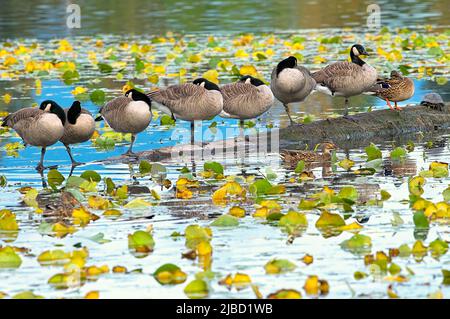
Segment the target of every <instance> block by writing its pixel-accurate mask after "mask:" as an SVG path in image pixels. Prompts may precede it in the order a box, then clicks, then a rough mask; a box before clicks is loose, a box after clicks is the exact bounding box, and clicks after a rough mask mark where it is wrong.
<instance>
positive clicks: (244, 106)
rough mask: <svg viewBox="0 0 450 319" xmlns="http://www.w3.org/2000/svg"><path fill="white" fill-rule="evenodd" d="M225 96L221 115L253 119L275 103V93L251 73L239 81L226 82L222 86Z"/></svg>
mask: <svg viewBox="0 0 450 319" xmlns="http://www.w3.org/2000/svg"><path fill="white" fill-rule="evenodd" d="M220 91H221V92H222V96H223V110H222V112H221V113H220V116H222V117H226V118H235V119H240V120H241V124H242V123H243V120H245V119H252V118H255V117H258V116H260V115H261V114H263V113H265V112H266V111H267V110H269V109H270V107H271V106H272V104H273V100H274V97H273V94H272V91H271V90H270V88H269V87H268V86H267V85H265V84H264V82H263V81H261V80H259V79H256V78H254V77H252V76H250V75H246V76H243V77H242V78H241V79H240V80H239V81H238V82H235V83H230V84H225V85H223V86H222V87H221V88H220Z"/></svg>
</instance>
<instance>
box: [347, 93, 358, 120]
mask: <svg viewBox="0 0 450 319" xmlns="http://www.w3.org/2000/svg"><path fill="white" fill-rule="evenodd" d="M348 102H349V101H348V98H345V111H344V119H346V120H349V121H352V122H356V120H355V119H354V118H353V117H351V116H350V115H348Z"/></svg>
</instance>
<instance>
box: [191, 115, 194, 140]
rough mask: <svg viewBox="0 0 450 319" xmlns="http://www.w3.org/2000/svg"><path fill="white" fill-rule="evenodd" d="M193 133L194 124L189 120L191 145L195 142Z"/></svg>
mask: <svg viewBox="0 0 450 319" xmlns="http://www.w3.org/2000/svg"><path fill="white" fill-rule="evenodd" d="M194 133H195V124H194V121H192V122H191V145H194V142H195V136H194Z"/></svg>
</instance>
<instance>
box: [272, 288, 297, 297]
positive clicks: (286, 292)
mask: <svg viewBox="0 0 450 319" xmlns="http://www.w3.org/2000/svg"><path fill="white" fill-rule="evenodd" d="M267 298H268V299H301V298H302V294H301V293H300V292H299V291H297V290H294V289H281V290H277V291H275V292H274V293H271V294H270V295H268V296H267Z"/></svg>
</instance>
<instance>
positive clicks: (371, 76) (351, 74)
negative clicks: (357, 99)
mask: <svg viewBox="0 0 450 319" xmlns="http://www.w3.org/2000/svg"><path fill="white" fill-rule="evenodd" d="M312 77H313V78H314V80H316V82H317V83H318V86H317V89H318V91H322V92H323V91H324V90H323V89H322V87H323V88H326V89H328V90H329V91H330V92H331V95H336V96H344V97H351V96H355V95H359V94H361V93H363V92H365V91H367V90H368V88H370V87H371V86H372V85H373V84H374V83H375V82H376V80H377V71H376V70H375V69H374V68H373V67H372V66H370V65H368V64H367V63H364V64H363V65H362V66H360V65H358V64H356V63H353V62H347V61H343V62H336V63H333V64H330V65H328V66H326V67H325V68H323V69H322V70H320V71H317V72H315V73H313V74H312Z"/></svg>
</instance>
